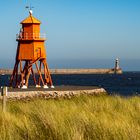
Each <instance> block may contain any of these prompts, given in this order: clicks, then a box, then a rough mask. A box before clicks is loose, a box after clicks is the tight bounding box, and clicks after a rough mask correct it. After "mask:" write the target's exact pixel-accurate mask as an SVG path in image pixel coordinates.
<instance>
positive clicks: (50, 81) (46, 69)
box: [43, 60, 54, 88]
mask: <svg viewBox="0 0 140 140" xmlns="http://www.w3.org/2000/svg"><path fill="white" fill-rule="evenodd" d="M43 64H44V72H45V80H46V82H47V83H48V84H49V85H50V86H51V88H54V86H53V83H52V79H51V76H50V72H49V69H48V65H47V62H46V60H44V61H43Z"/></svg>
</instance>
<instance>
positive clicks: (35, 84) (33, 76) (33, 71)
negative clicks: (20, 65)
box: [31, 68, 36, 85]
mask: <svg viewBox="0 0 140 140" xmlns="http://www.w3.org/2000/svg"><path fill="white" fill-rule="evenodd" d="M31 72H32V75H33V80H34V84H35V85H36V78H35V74H34V71H33V68H31Z"/></svg>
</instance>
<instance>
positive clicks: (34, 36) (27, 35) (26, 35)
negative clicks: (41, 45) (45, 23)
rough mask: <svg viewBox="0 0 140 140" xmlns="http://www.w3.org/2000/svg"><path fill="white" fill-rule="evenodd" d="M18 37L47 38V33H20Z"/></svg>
mask: <svg viewBox="0 0 140 140" xmlns="http://www.w3.org/2000/svg"><path fill="white" fill-rule="evenodd" d="M16 39H46V34H45V33H19V34H16Z"/></svg>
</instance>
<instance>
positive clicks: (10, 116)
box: [0, 95, 140, 140]
mask: <svg viewBox="0 0 140 140" xmlns="http://www.w3.org/2000/svg"><path fill="white" fill-rule="evenodd" d="M1 112H2V110H1ZM139 138H140V98H139V97H132V98H122V97H119V96H107V95H104V96H86V95H82V96H80V97H73V98H72V99H50V100H44V99H35V100H32V101H29V102H25V101H16V102H12V101H11V102H8V104H7V112H6V113H1V115H0V139H1V140H5V139H8V140H10V139H11V140H13V139H16V140H18V139H29V140H34V139H38V140H39V139H40V140H90V139H93V140H120V139H124V140H128V139H131V140H137V139H139Z"/></svg>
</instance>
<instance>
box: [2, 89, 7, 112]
mask: <svg viewBox="0 0 140 140" xmlns="http://www.w3.org/2000/svg"><path fill="white" fill-rule="evenodd" d="M1 95H2V96H3V100H2V110H3V112H6V101H7V87H2V92H1Z"/></svg>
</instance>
